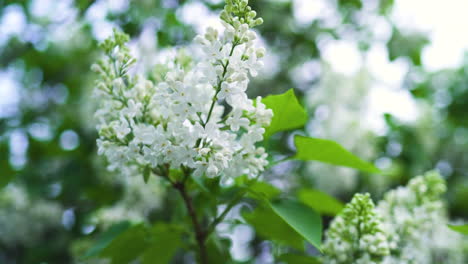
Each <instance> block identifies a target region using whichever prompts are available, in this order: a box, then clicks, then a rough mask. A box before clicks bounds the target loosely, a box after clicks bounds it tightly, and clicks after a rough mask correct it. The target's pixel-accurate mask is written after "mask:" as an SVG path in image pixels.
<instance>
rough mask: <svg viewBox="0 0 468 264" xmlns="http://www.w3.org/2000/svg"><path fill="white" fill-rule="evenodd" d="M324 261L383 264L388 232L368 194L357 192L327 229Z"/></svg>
mask: <svg viewBox="0 0 468 264" xmlns="http://www.w3.org/2000/svg"><path fill="white" fill-rule="evenodd" d="M323 252H324V254H325V257H324V263H329V264H342V263H343V264H345V263H358V264H370V263H380V262H381V260H382V259H383V258H384V257H385V256H387V255H388V254H389V252H390V250H389V245H388V235H387V234H386V233H385V232H384V231H383V228H382V219H381V218H380V217H379V216H378V214H377V213H376V211H375V208H374V203H373V202H372V199H371V198H370V195H369V194H356V195H354V197H353V199H352V200H351V202H350V203H348V204H347V205H346V207H345V208H344V209H343V211H342V212H341V213H340V214H339V215H338V216H337V217H335V219H334V220H333V222H332V223H331V225H330V228H329V229H328V230H327V232H326V239H325V243H324V245H323Z"/></svg>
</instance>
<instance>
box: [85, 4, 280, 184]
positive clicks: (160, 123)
mask: <svg viewBox="0 0 468 264" xmlns="http://www.w3.org/2000/svg"><path fill="white" fill-rule="evenodd" d="M226 2H227V3H226V6H225V9H224V10H223V11H222V13H221V19H222V22H223V25H224V31H223V32H218V31H216V30H215V29H213V28H208V29H207V31H206V34H204V35H202V36H197V37H196V38H195V42H196V43H197V44H198V45H199V47H200V49H201V53H202V56H201V57H200V58H198V57H197V58H195V57H191V56H188V55H187V54H182V53H179V54H177V55H176V56H175V57H174V58H173V60H171V61H170V62H169V63H167V64H165V65H158V66H157V67H156V68H157V73H158V74H157V76H158V78H152V79H145V78H144V77H142V76H130V74H128V70H129V68H130V67H131V65H132V64H133V63H134V62H135V60H134V59H133V58H132V57H131V56H130V54H129V50H128V48H127V47H126V46H125V43H126V42H127V41H128V37H127V36H126V35H124V34H121V33H118V32H115V33H114V36H113V37H111V38H110V39H108V40H106V41H105V42H104V43H103V44H102V47H103V49H104V51H105V53H106V55H107V56H106V58H105V59H103V60H100V61H99V62H98V63H97V64H95V65H93V70H94V71H96V72H98V73H99V74H100V79H99V81H98V85H97V89H96V94H97V96H99V100H101V102H102V103H101V108H100V109H99V110H98V111H97V112H96V116H97V118H98V122H99V124H98V126H97V128H98V131H99V139H98V153H99V154H103V155H105V156H106V157H107V159H108V161H109V169H110V170H117V171H119V172H122V173H123V174H127V175H135V174H141V173H144V172H145V173H154V174H162V173H164V171H166V172H167V171H168V170H170V169H177V170H182V171H184V172H190V173H192V174H193V175H195V176H201V175H206V176H207V177H215V176H223V177H236V176H240V175H248V176H250V177H255V176H257V175H258V174H259V173H260V172H261V171H263V170H264V168H265V166H266V165H267V159H266V158H267V154H266V153H265V150H264V148H262V147H257V146H256V145H257V143H258V142H260V141H262V140H263V134H264V132H265V129H264V127H265V126H268V125H269V123H270V120H271V118H272V115H273V113H272V111H271V110H270V109H266V108H265V105H264V104H263V103H262V102H261V100H260V99H261V98H260V97H258V98H257V99H256V100H255V101H254V100H251V99H248V98H247V95H246V89H247V86H248V83H249V75H250V76H255V75H256V74H257V72H258V69H259V68H260V67H261V66H262V63H261V61H259V59H260V58H262V57H263V56H264V53H265V51H264V49H263V48H257V47H255V45H254V44H255V39H256V35H255V32H254V31H252V29H251V28H253V27H254V26H256V25H259V24H261V23H262V20H261V19H259V18H257V19H256V18H255V17H256V13H255V11H252V10H251V9H250V7H249V6H248V1H247V0H228V1H226Z"/></svg>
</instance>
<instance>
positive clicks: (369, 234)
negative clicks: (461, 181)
mask: <svg viewBox="0 0 468 264" xmlns="http://www.w3.org/2000/svg"><path fill="white" fill-rule="evenodd" d="M445 191H446V185H445V182H444V180H443V179H442V178H441V176H440V175H439V174H438V173H437V172H434V171H431V172H428V173H426V174H425V175H423V176H418V177H416V178H414V179H412V180H411V181H410V182H409V183H408V185H407V186H405V187H399V188H397V189H395V190H391V191H389V192H387V193H386V195H385V197H384V199H383V200H382V201H380V202H379V204H378V206H377V207H376V208H375V209H374V205H373V203H372V200H371V198H370V196H369V195H361V194H356V195H355V197H354V198H353V200H352V201H351V203H349V204H348V205H347V206H346V207H345V209H344V210H343V212H342V213H341V214H340V215H338V216H337V217H336V218H335V219H334V220H333V222H332V223H331V226H330V229H329V230H328V231H327V233H326V241H325V244H324V248H323V251H324V253H325V257H324V263H334V264H335V263H336V264H340V263H362V264H364V263H368V264H372V263H382V264H420V263H428V264H436V263H447V264H461V263H467V261H468V255H467V249H468V247H467V245H468V241H467V239H466V238H465V237H463V236H462V235H461V234H458V233H455V232H453V231H451V230H449V229H448V228H447V223H448V217H447V212H446V208H445V205H444V203H443V202H442V200H441V195H442V194H443V193H444V192H445ZM369 227H373V228H369Z"/></svg>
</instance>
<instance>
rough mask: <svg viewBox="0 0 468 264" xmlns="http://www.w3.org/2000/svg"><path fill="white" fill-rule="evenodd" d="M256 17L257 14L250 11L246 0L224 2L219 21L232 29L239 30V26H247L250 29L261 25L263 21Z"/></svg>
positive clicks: (227, 0)
mask: <svg viewBox="0 0 468 264" xmlns="http://www.w3.org/2000/svg"><path fill="white" fill-rule="evenodd" d="M256 17H257V12H255V11H254V10H252V8H251V7H250V6H249V1H248V0H226V5H225V6H224V10H223V11H222V12H221V19H222V20H224V21H225V22H226V23H229V24H231V25H232V26H233V27H234V28H239V27H240V25H241V24H247V25H248V26H249V27H251V28H253V27H255V26H258V25H261V24H263V19H262V18H256Z"/></svg>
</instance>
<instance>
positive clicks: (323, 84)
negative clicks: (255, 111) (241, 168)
mask: <svg viewBox="0 0 468 264" xmlns="http://www.w3.org/2000/svg"><path fill="white" fill-rule="evenodd" d="M397 2H398V1H397ZM223 4H224V3H223V1H217V0H206V1H201V0H200V1H196V0H193V1H184V0H139V1H130V0H128V1H125V0H119V1H117V0H115V1H113V0H108V1H105V0H99V1H91V0H75V1H73V0H61V1H53V0H24V1H20V0H18V1H8V0H0V186H2V187H3V188H2V190H1V191H0V263H79V260H78V257H79V256H80V254H82V253H83V252H84V250H85V249H86V248H87V247H88V246H89V245H90V241H91V239H92V238H94V237H95V236H96V234H98V233H99V232H100V231H102V230H104V229H105V228H106V227H108V226H109V225H110V224H111V223H113V222H118V221H121V220H125V219H140V220H144V221H151V222H152V221H156V220H170V219H168V217H169V215H171V213H170V212H171V210H175V209H173V208H174V207H173V204H175V203H177V197H174V196H171V195H166V193H165V191H164V189H163V187H162V186H159V185H158V184H156V183H153V184H149V185H144V184H142V182H141V181H140V180H130V182H129V181H128V180H124V179H116V178H115V177H114V176H113V175H111V174H110V173H108V172H106V169H105V166H106V165H105V163H104V162H103V160H102V159H101V158H100V157H98V156H97V154H96V147H95V139H96V136H97V135H96V132H95V129H94V122H93V111H94V103H93V100H94V99H95V98H92V96H91V92H90V91H91V89H92V88H93V79H94V78H95V76H94V74H93V73H91V71H90V65H91V64H92V63H93V62H94V61H95V60H96V59H97V58H98V56H99V52H98V50H97V44H98V43H99V41H101V40H102V39H104V38H105V37H106V36H108V35H109V34H110V33H111V31H112V28H113V27H118V28H121V29H122V30H124V31H125V32H126V33H128V34H130V35H131V37H132V39H133V41H132V47H133V50H135V51H136V52H137V57H138V58H139V59H140V62H141V67H146V68H150V67H151V65H152V63H153V64H154V62H153V61H151V58H152V56H153V57H154V55H155V54H156V53H158V52H164V51H165V49H166V48H168V47H171V46H174V45H176V46H179V45H184V44H188V43H189V42H190V41H191V39H192V38H193V37H194V36H195V35H196V34H197V33H201V32H203V29H204V28H205V27H206V26H207V25H211V24H213V23H214V22H213V21H214V20H215V18H216V15H217V14H218V12H219V11H220V10H221V8H222V6H223ZM251 5H252V6H253V8H254V9H255V10H257V13H258V14H259V16H261V17H263V19H264V21H265V23H264V24H263V25H262V26H260V27H258V30H259V34H260V35H261V36H262V44H263V45H265V46H266V47H267V51H268V52H269V55H268V56H267V57H266V59H265V65H266V67H265V70H264V72H263V73H261V76H260V77H258V78H256V79H255V80H254V81H253V82H252V83H251V85H250V88H249V89H250V90H249V94H250V95H251V96H256V95H262V96H263V95H268V94H277V93H280V92H284V91H286V90H287V89H289V88H294V89H295V92H296V94H297V95H298V96H299V97H300V100H301V102H302V103H303V105H305V106H306V107H307V109H308V112H309V114H310V116H311V118H310V120H309V122H308V125H307V127H306V129H305V130H304V131H300V132H299V133H303V134H310V135H312V136H317V137H322V138H329V139H333V140H336V141H338V142H340V143H341V144H343V145H344V146H346V147H347V148H348V149H350V150H352V151H353V152H354V153H356V154H358V155H360V156H361V157H363V158H365V159H367V160H369V161H371V162H374V163H375V164H376V165H377V166H378V167H380V168H381V169H382V170H383V171H384V173H383V175H367V174H362V173H358V172H355V171H352V170H350V169H344V168H335V167H332V166H328V165H319V164H315V163H309V164H307V163H306V164H305V163H298V162H287V163H285V164H284V165H282V166H277V167H274V168H273V169H271V170H270V171H268V172H267V173H266V175H265V179H267V180H268V181H270V182H272V183H273V184H275V185H277V186H279V187H281V188H283V189H285V190H291V191H292V190H296V189H298V188H299V187H315V188H319V189H321V190H323V191H325V192H328V193H330V194H332V195H334V196H335V197H337V198H339V199H340V200H342V201H345V202H347V201H349V199H350V197H351V196H352V194H353V193H355V192H362V191H368V192H371V193H372V195H373V197H374V198H375V199H378V198H380V197H381V195H382V193H383V192H384V191H385V190H387V189H389V188H392V187H394V186H398V185H402V184H405V183H406V182H407V181H408V180H409V179H410V178H411V177H414V176H416V175H418V174H421V173H423V172H424V171H426V170H429V169H433V168H436V169H438V170H439V171H440V172H441V174H442V175H443V176H444V177H445V178H446V179H447V181H448V186H449V191H448V193H447V202H448V204H449V207H450V215H451V218H452V219H455V220H456V219H460V220H463V219H465V220H466V219H468V210H466V208H467V206H466V201H468V168H467V167H468V60H464V59H463V58H460V61H461V62H462V63H459V64H457V65H455V66H452V67H448V68H445V67H439V69H434V68H433V67H432V68H431V67H428V64H425V61H424V57H423V52H424V49H425V48H427V47H428V46H430V45H431V43H432V41H433V38H431V37H430V36H431V35H430V34H429V33H430V30H426V31H425V30H415V29H414V28H408V27H406V26H404V25H402V23H400V22H401V21H400V20H399V17H398V16H396V15H395V8H396V5H397V3H394V1H393V0H336V1H310V2H309V1H307V0H304V1H299V0H297V1H296V0H294V1H289V0H256V1H252V3H251ZM421 8H424V7H422V6H421ZM458 34H460V35H462V34H464V32H459V33H458ZM465 45H468V43H465ZM447 52H449V51H448V50H447ZM441 56H443V54H442V55H441ZM273 139H274V140H273V141H272V142H271V144H270V146H269V147H270V150H271V151H272V152H273V153H279V152H283V153H284V152H285V151H286V152H292V151H293V150H292V149H291V135H289V134H284V135H283V134H279V135H276V136H275V137H274V138H273ZM239 232H240V231H239ZM241 235H245V233H241ZM248 243H250V245H251V246H252V247H251V248H252V250H250V251H247V252H248V253H245V252H246V251H245V250H243V249H231V253H232V254H234V255H236V258H238V259H241V260H244V261H247V260H249V259H254V258H257V259H261V258H262V245H260V244H259V241H258V240H256V239H252V240H251V241H248ZM263 257H264V256H263ZM181 259H183V256H181V257H180V258H178V259H176V260H175V261H182V260H181ZM86 263H88V262H86ZM259 263H268V262H259Z"/></svg>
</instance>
